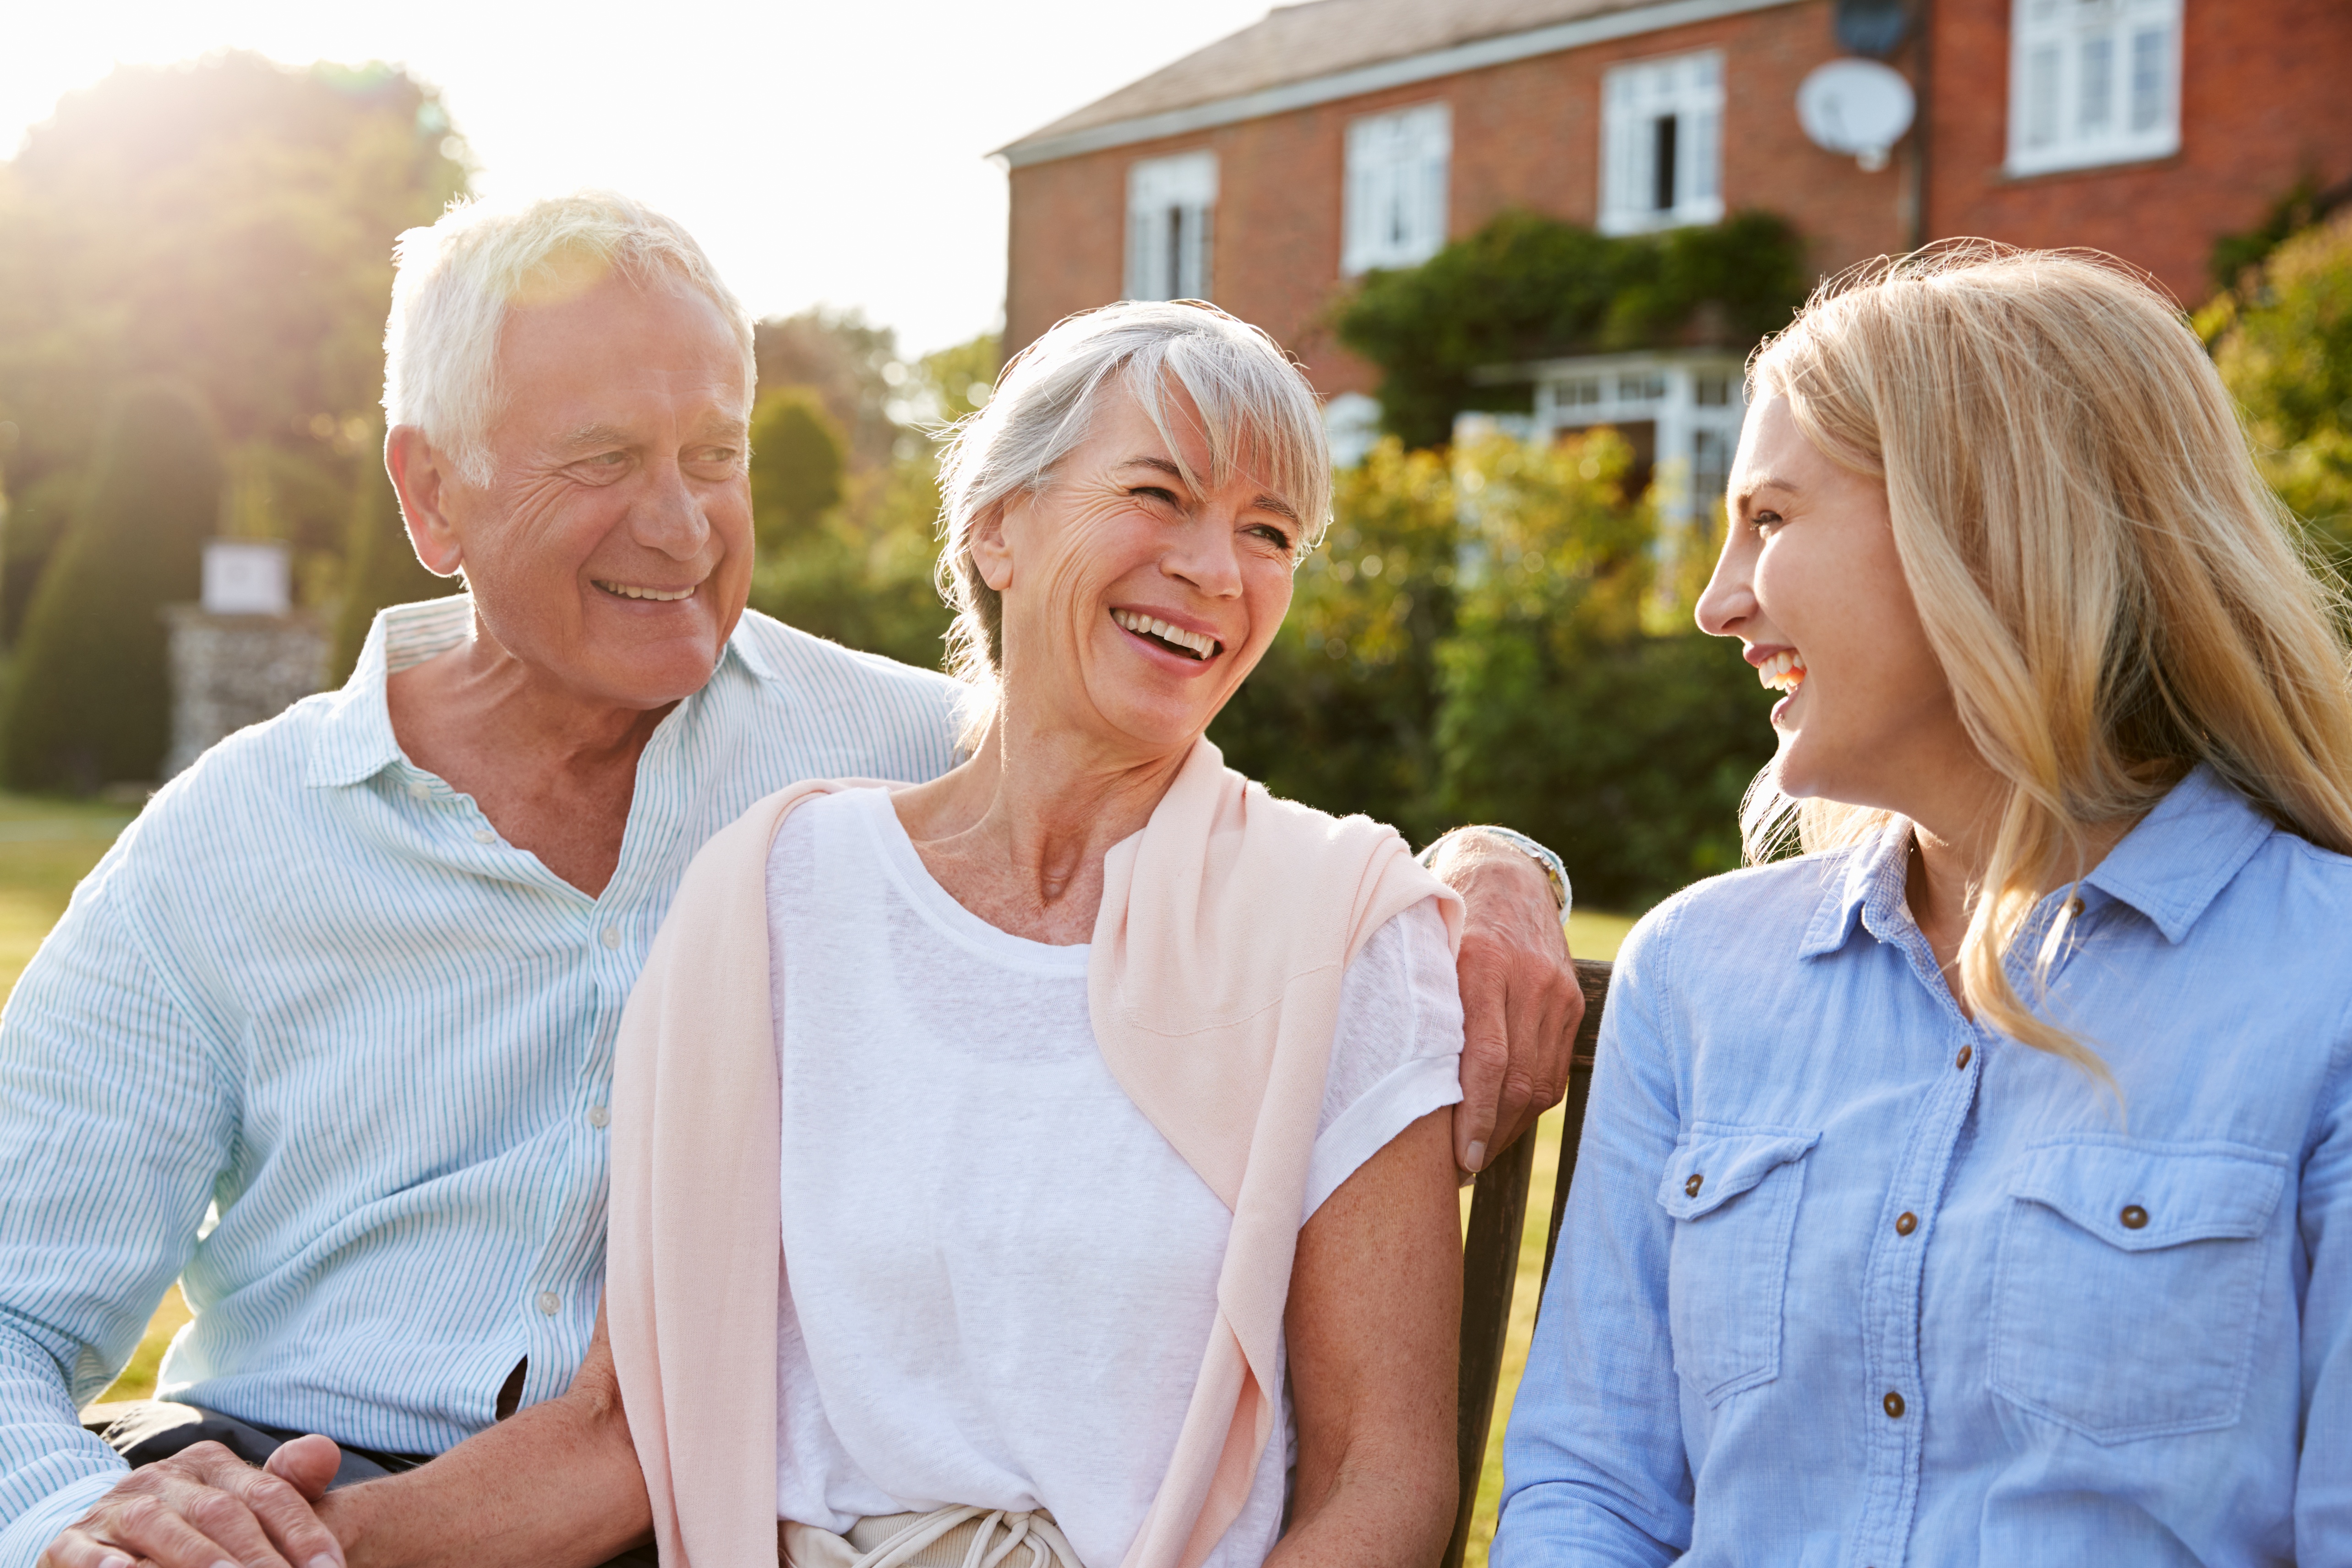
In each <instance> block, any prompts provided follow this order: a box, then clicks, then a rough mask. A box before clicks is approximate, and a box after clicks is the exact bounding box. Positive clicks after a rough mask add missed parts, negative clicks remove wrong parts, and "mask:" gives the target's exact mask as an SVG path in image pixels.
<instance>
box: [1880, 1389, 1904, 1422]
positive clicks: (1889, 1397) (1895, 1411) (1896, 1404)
mask: <svg viewBox="0 0 2352 1568" xmlns="http://www.w3.org/2000/svg"><path fill="white" fill-rule="evenodd" d="M1879 1403H1880V1404H1882V1405H1885V1406H1886V1414H1887V1415H1891V1416H1893V1417H1894V1418H1895V1419H1896V1420H1897V1421H1900V1420H1901V1419H1903V1396H1902V1395H1901V1394H1897V1393H1895V1391H1894V1390H1893V1389H1891V1388H1890V1389H1888V1390H1887V1391H1886V1397H1885V1399H1882V1400H1880V1401H1879Z"/></svg>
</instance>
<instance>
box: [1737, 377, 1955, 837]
mask: <svg viewBox="0 0 2352 1568" xmlns="http://www.w3.org/2000/svg"><path fill="white" fill-rule="evenodd" d="M1727 507H1728V509H1729V511H1730V527H1729V530H1728V531H1727V534H1726V536H1725V539H1724V545H1723V554H1722V557H1721V559H1719V560H1718V561H1717V563H1716V566H1715V574H1714V576H1713V578H1712V579H1711V580H1710V581H1709V582H1708V584H1707V586H1706V593H1705V594H1703V595H1700V598H1699V602H1698V624H1699V626H1700V627H1701V629H1703V630H1705V631H1706V632H1708V633H1711V634H1712V635H1714V636H1717V637H1738V639H1739V640H1740V643H1741V645H1742V651H1743V652H1744V654H1745V655H1746V657H1747V659H1748V663H1749V664H1751V665H1753V666H1755V667H1756V668H1757V671H1758V674H1759V677H1760V678H1761V679H1763V681H1764V684H1766V685H1767V686H1775V687H1779V688H1780V689H1783V690H1786V691H1787V692H1788V695H1787V696H1786V697H1784V698H1782V699H1781V700H1780V702H1779V703H1778V704H1777V705H1776V706H1775V707H1774V708H1773V710H1772V727H1773V728H1774V729H1775V730H1777V731H1780V760H1779V763H1778V767H1779V779H1780V788H1781V790H1782V791H1783V792H1784V793H1786V794H1788V795H1793V796H1798V797H1806V796H1814V797H1820V798H1824V799H1829V800H1835V801H1843V802H1845V803H1847V804H1850V805H1868V806H1884V807H1888V808H1891V809H1894V810H1897V811H1905V812H1906V813H1907V814H1909V815H1912V816H1916V815H1917V810H1916V806H1917V804H1918V796H1919V794H1920V791H1921V788H1922V785H1923V784H1928V782H1929V781H1932V780H1934V779H1936V778H1937V777H1939V776H1941V777H1948V776H1950V772H1949V770H1951V769H1952V768H1954V767H1955V766H1956V765H1957V766H1959V767H1961V768H1962V769H1963V770H1964V771H1966V770H1968V769H1969V765H1970V764H1973V763H1975V759H1976V749H1975V747H1974V746H1973V745H1971V744H1969V740H1968V735H1967V731H1965V730H1964V729H1963V728H1962V727H1961V724H1960V720H1959V714H1958V710H1957V708H1956V707H1955V706H1954V704H1953V701H1952V690H1951V685H1950V682H1949V681H1948V680H1947V679H1945V676H1944V670H1943V667H1942V665H1941V664H1940V663H1939V662H1938V661H1937V658H1936V654H1935V650H1934V648H1933V647H1931V646H1930V645H1929V643H1928V641H1927V629H1926V627H1925V626H1922V625H1921V624H1920V620H1919V611H1918V606H1917V605H1916V602H1915V601H1914V599H1913V597H1912V595H1911V587H1910V584H1909V582H1908V580H1907V579H1906V577H1905V576H1904V574H1903V563H1902V560H1901V558H1900V556H1898V555H1897V553H1896V552H1895V530H1894V527H1893V524H1892V522H1891V521H1890V520H1889V516H1888V512H1887V503H1886V487H1885V484H1884V483H1882V482H1881V481H1879V480H1877V479H1872V478H1870V477H1868V476H1866V475H1863V474H1857V473H1854V472H1853V471H1852V470H1850V469H1847V468H1841V467H1839V466H1838V465H1837V464H1836V463H1833V462H1832V461H1831V460H1830V459H1829V458H1828V457H1826V456H1825V455H1824V454H1822V452H1821V451H1820V450H1819V449H1818V448H1816V447H1814V446H1813V445H1812V443H1811V442H1810V441H1808V440H1806V439H1805V437H1804V435H1803V433H1802V431H1801V430H1800V429H1799V428H1798V426H1797V421H1796V418H1795V416H1793V415H1792V414H1791V413H1790V408H1789V402H1788V399H1787V398H1785V397H1780V396H1774V397H1770V398H1768V399H1766V400H1765V401H1764V402H1762V403H1760V404H1759V405H1757V406H1756V407H1755V408H1753V409H1751V410H1750V411H1749V413H1748V423H1747V426H1746V428H1744V429H1743V430H1742V431H1741V432H1740V437H1739V453H1738V458H1736V459H1734V461H1733V464H1732V471H1731V480H1730V486H1729V493H1728V497H1727ZM1930 787H1932V785H1930Z"/></svg>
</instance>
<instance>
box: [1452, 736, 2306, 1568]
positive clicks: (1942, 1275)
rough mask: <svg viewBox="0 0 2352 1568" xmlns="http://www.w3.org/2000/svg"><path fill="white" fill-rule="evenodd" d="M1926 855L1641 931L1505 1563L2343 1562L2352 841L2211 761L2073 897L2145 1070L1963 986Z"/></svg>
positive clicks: (2078, 941)
mask: <svg viewBox="0 0 2352 1568" xmlns="http://www.w3.org/2000/svg"><path fill="white" fill-rule="evenodd" d="M1908 843H1909V832H1908V829H1907V828H1903V829H1898V830H1896V831H1894V832H1890V833H1889V834H1887V835H1886V836H1885V837H1883V838H1881V839H1880V840H1878V841H1877V842H1875V843H1873V844H1870V845H1867V846H1864V847H1858V848H1854V849H1850V850H1845V851H1842V852H1838V853H1834V854H1829V855H1822V856H1812V857H1808V858H1803V859H1800V860H1795V861H1791V862H1789V863H1786V864H1782V865H1777V866H1769V867H1764V868H1758V869H1755V870H1749V871H1743V872H1738V873H1735V874H1733V875H1731V876H1728V877H1722V878H1717V879H1715V880H1713V881H1709V882H1704V883H1701V884H1700V885H1699V886H1698V887H1696V888H1695V889H1690V890H1688V891H1687V892H1685V893H1683V894H1682V895H1680V896H1678V897H1677V898H1675V899H1674V900H1670V901H1668V902H1667V903H1665V904H1664V905H1662V906H1660V908H1658V909H1657V910H1654V911H1653V912H1652V913H1651V914H1650V915H1649V916H1648V917H1646V918H1645V919H1644V920H1643V922H1642V923H1641V925H1640V926H1639V927H1637V928H1636V929H1635V931H1634V932H1633V935H1632V936H1631V937H1630V938H1629V939H1628V940H1627V942H1626V943H1625V946H1624V949H1623V951H1622V953H1621V954H1620V957H1619V961H1618V966H1617V972H1616V975H1615V977H1614V979H1613V980H1612V984H1611V987H1610V994H1609V1011H1608V1016H1607V1018H1606V1019H1605V1021H1604V1022H1603V1024H1602V1026H1601V1051H1600V1061H1599V1064H1598V1065H1597V1067H1596V1068H1595V1069H1594V1072H1593V1079H1592V1100H1591V1109H1590V1110H1588V1111H1587V1113H1586V1116H1585V1121H1584V1135H1583V1142H1582V1143H1581V1145H1580V1151H1581V1152H1580V1154H1579V1156H1578V1159H1577V1166H1576V1185H1575V1189H1574V1192H1573V1194H1571V1196H1570V1200H1569V1212H1568V1220H1567V1224H1566V1226H1564V1228H1563V1229H1562V1230H1561V1232H1560V1237H1559V1259H1558V1262H1557V1263H1556V1265H1555V1266H1554V1268H1553V1269H1552V1274H1551V1282H1550V1285H1549V1288H1548V1289H1546V1291H1545V1293H1544V1300H1543V1310H1542V1315H1541V1316H1540V1317H1539V1318H1538V1321H1537V1324H1536V1332H1535V1343H1534V1346H1533V1348H1532V1349H1531V1350H1530V1351H1529V1352H1528V1367H1527V1376H1526V1379H1525V1381H1524V1382H1522V1383H1521V1384H1520V1385H1519V1394H1518V1401H1517V1407H1516V1408H1515V1409H1514V1410H1513V1411H1512V1413H1511V1422H1510V1430H1509V1435H1508V1436H1507V1438H1506V1440H1505V1443H1504V1447H1503V1469H1504V1478H1505V1483H1506V1484H1505V1489H1504V1496H1503V1509H1502V1522H1501V1526H1500V1529H1499V1531H1497V1533H1496V1538H1495V1547H1494V1553H1493V1557H1492V1561H1493V1562H1494V1563H1495V1565H1496V1568H1555V1565H1559V1568H1565V1565H1568V1564H1576V1565H1577V1568H1587V1565H1590V1564H1603V1563H1606V1564H1622V1565H1627V1568H1631V1565H1633V1564H1643V1565H1649V1564H1660V1563H1670V1562H1680V1563H1685V1564H1687V1565H1688V1568H1701V1565H1706V1568H1726V1565H1729V1564H1734V1563H1770V1564H1773V1565H1774V1568H1782V1565H1786V1568H1899V1565H1900V1564H1904V1563H1910V1564H1915V1565H1917V1568H1946V1565H1948V1564H1962V1563H1981V1564H1984V1565H1985V1568H2098V1565H2104V1564H2113V1565H2115V1568H2126V1565H2128V1568H2155V1565H2157V1564H2178V1565H2180V1568H2189V1565H2190V1564H2199V1563H2202V1564H2210V1565H2215V1568H2219V1565H2221V1564H2233V1565H2242V1568H2253V1565H2255V1564H2283V1563H2291V1562H2301V1563H2305V1564H2308V1565H2313V1568H2316V1565H2317V1564H2321V1563H2328V1564H2338V1563H2352V961H2347V943H2346V935H2345V933H2346V931H2347V928H2352V859H2347V858H2345V857H2344V856H2341V855H2335V854H2330V853H2329V852H2327V851H2326V850H2324V849H2320V848H2317V847H2315V846H2313V845H2312V844H2311V843H2309V842H2308V841H2306V840H2305V839H2303V838H2300V837H2296V836H2295V835H2294V834H2292V833H2289V832H2287V831H2285V830H2284V829H2283V828H2280V827H2279V826H2276V825H2274V824H2273V823H2272V822H2271V821H2270V820H2269V819H2268V818H2267V817H2265V816H2263V815H2262V814H2261V813H2260V812H2258V811H2256V810H2255V809H2254V807H2253V806H2252V805H2250V804H2249V803H2248V802H2247V800H2246V799H2245V798H2244V797H2243V796H2242V795H2239V794H2237V793H2236V792H2235V791H2233V790H2232V789H2231V788H2230V786H2229V785H2228V784H2224V783H2222V782H2221V780H2220V779H2218V778H2217V777H2215V776H2214V774H2213V773H2210V771H2208V770H2206V769H2204V768H2199V769H2198V770H2196V771H2195V772H2194V773H2190V774H2189V777H2188V778H2187V779H2186V780H2185V781H2184V782H2182V783H2181V784H2179V786H2178V787H2176V788H2175V789H2174V790H2173V791H2172V792H2171V794H2170V795H2168V796H2167V797H2166V798H2165V799H2164V800H2163V802H2162V803H2160V804H2159V805H2158V806H2157V808H2156V809H2155V810H2154V811H2153V812H2151V813H2149V814H2148V816H2147V817H2146V818H2145V819H2144V820H2143V821H2141V822H2140V824H2139V825H2138V826H2137V827H2135V828H2134V829H2133V830H2132V831H2131V833H2130V834H2128V835H2127V836H2126V837H2125V838H2124V839H2123V841H2122V842H2121V843H2120V844H2118V845H2117V846H2116V848H2115V849H2114V850H2113V851H2112V852H2111V853H2110V854H2109V855H2108V856H2107V858H2106V859H2105V861H2103V862H2102V863H2101V864H2100V865H2099V866H2098V868H2096V869H2095V870H2094V871H2093V872H2092V873H2091V874H2090V875H2089V876H2087V877H2085V878H2084V879H2083V881H2082V883H2081V884H2080V886H2079V887H2078V888H2076V889H2067V890H2062V891H2059V892H2056V893H2053V894H2051V895H2050V896H2049V897H2048V898H2047V899H2045V900H2042V903H2041V904H2040V905H2039V906H2038V907H2037V908H2036V910H2034V912H2033V914H2032V918H2031V920H2030V921H2028V923H2027V925H2026V928H2025V930H2024V931H2023V933H2022V934H2021V937H2020V938H2019V940H2018V942H2017V946H2016V950H2015V951H2017V952H2024V953H2037V952H2042V951H2043V950H2044V948H2045V946H2047V947H2049V948H2051V949H2053V950H2054V952H2053V971H2052V973H2051V976H2050V988H2049V991H2048V994H2047V995H2046V996H2045V997H2043V998H2042V999H2041V1000H2040V1001H2039V1002H2037V1003H2036V1006H2037V1010H2039V1011H2040V1012H2041V1013H2042V1016H2046V1017H2050V1018H2053V1019H2055V1020H2057V1021H2059V1022H2061V1023H2062V1024H2064V1025H2066V1026H2069V1027H2071V1028H2073V1029H2074V1030H2076V1031H2077V1032H2078V1033H2079V1034H2080V1035H2081V1036H2082V1037H2084V1038H2086V1039H2087V1040H2088V1041H2089V1043H2090V1044H2091V1045H2092V1046H2093V1047H2094V1048H2095V1049H2096V1050H2097V1051H2098V1052H2099V1054H2100V1056H2101V1058H2103V1059H2104V1060H2105V1063H2106V1065H2107V1067H2108V1068H2110V1069H2111V1070H2112V1071H2113V1072H2114V1074H2115V1079H2116V1087H2117V1088H2118V1089H2120V1091H2121V1099H2120V1102H2119V1101H2118V1100H2117V1097H2116V1094H2114V1093H2111V1092H2109V1090H2108V1089H2106V1088H2105V1087H2103V1086H2102V1085H2100V1084H2098V1083H2096V1082H2095V1081H2094V1080H2093V1079H2091V1078H2090V1077H2089V1076H2088V1075H2086V1074H2084V1072H2082V1071H2081V1070H2080V1069H2078V1068H2076V1067H2075V1066H2074V1064H2073V1063H2071V1062H2068V1061H2065V1060H2063V1059H2061V1058H2058V1057H2056V1056H2053V1055H2051V1054H2050V1053H2048V1052H2045V1051H2039V1050H2033V1049H2031V1048H2029V1047H2025V1046H2022V1045H2020V1044H2018V1043H2017V1042H2016V1041H2014V1040H2012V1039H2009V1038H2007V1037H2003V1036H2000V1035H1999V1034H1996V1033H1995V1032H1994V1031H1993V1030H1991V1029H1990V1028H1989V1027H1987V1026H1984V1025H1982V1024H1980V1023H1978V1022H1975V1021H1973V1020H1971V1019H1970V1018H1969V1017H1968V1016H1964V1015H1963V1014H1962V1013H1961V1012H1960V1010H1959V1008H1958V1005H1955V1003H1954V1002H1953V1000H1952V995H1951V992H1950V990H1949V989H1948V987H1947V986H1946V984H1945V983H1944V981H1943V978H1942V976H1941V975H1940V974H1939V973H1938V972H1937V965H1936V959H1935V955H1934V953H1933V952H1930V951H1929V949H1928V946H1927V942H1926V940H1925V939H1924V938H1923V937H1922V936H1921V934H1920V931H1919V928H1918V926H1917V925H1916V923H1915V922H1914V921H1912V919H1911V915H1910V911H1909V910H1908V908H1907V907H1906V903H1905V896H1904V895H1905V871H1906V851H1907V848H1908ZM2012 973H2016V974H2018V977H2019V979H2020V983H2021V992H2022V993H2023V994H2025V995H2026V996H2027V997H2028V998H2029V999H2032V997H2033V996H2034V990H2033V987H2032V982H2031V981H2030V980H2027V979H2026V978H2025V977H2024V975H2023V974H2022V973H2021V972H2020V969H2019V966H2017V965H2015V964H2012Z"/></svg>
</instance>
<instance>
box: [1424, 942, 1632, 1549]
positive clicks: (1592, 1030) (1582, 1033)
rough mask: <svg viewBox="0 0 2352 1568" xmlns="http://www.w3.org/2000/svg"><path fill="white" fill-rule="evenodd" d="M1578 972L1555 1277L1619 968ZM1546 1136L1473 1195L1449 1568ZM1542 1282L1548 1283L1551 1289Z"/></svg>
mask: <svg viewBox="0 0 2352 1568" xmlns="http://www.w3.org/2000/svg"><path fill="white" fill-rule="evenodd" d="M1576 978H1577V979H1578V981H1579V982H1580V983H1581V984H1582V985H1583V987H1584V1022H1583V1024H1582V1025H1580V1026H1579V1027H1578V1029H1577V1031H1576V1051H1575V1056H1574V1057H1573V1058H1572V1059H1571V1061H1570V1066H1569V1071H1568V1097H1567V1099H1566V1100H1565V1101H1564V1105H1565V1107H1566V1109H1565V1112H1564V1116H1563V1120H1562V1121H1561V1124H1560V1132H1559V1177H1558V1178H1557V1179H1556V1180H1555V1181H1554V1182H1553V1183H1552V1191H1551V1224H1550V1227H1549V1229H1548V1230H1547V1231H1546V1232H1545V1234H1544V1258H1543V1273H1542V1275H1541V1277H1540V1279H1550V1278H1551V1258H1552V1253H1553V1251H1554V1250H1555V1249H1557V1248H1558V1247H1559V1222H1560V1218H1561V1216H1562V1215H1565V1214H1566V1213H1567V1212H1568V1184H1569V1182H1570V1178H1572V1177H1573V1176H1574V1175H1575V1174H1576V1144H1577V1140H1578V1138H1579V1137H1580V1135H1581V1134H1582V1132H1583V1130H1584V1100H1585V1096H1586V1095H1587V1094H1589V1093H1590V1092H1591V1089H1592V1052H1593V1047H1595V1045H1597V1044H1598V1042H1599V1040H1600V1037H1601V1006H1602V1005H1603V1004H1604V1003H1605V1002H1606V1001H1607V1000H1608V995H1609V965H1608V964H1606V963H1594V962H1590V961H1587V960H1583V959H1580V960H1578V961H1577V965H1576ZM1535 1161H1536V1136H1535V1134H1534V1133H1533V1132H1532V1131H1530V1132H1528V1134H1527V1135H1526V1136H1525V1137H1523V1138H1521V1139H1520V1140H1519V1141H1518V1142H1517V1143H1514V1144H1512V1145H1511V1146H1510V1147H1509V1148H1508V1149H1506V1150H1505V1151H1503V1152H1502V1153H1501V1155H1499V1156H1498V1157H1497V1158H1496V1161H1495V1163H1493V1164H1491V1165H1488V1166H1487V1167H1486V1169H1485V1170H1483V1171H1481V1172H1479V1173H1478V1182H1477V1185H1476V1186H1475V1189H1474V1190H1473V1191H1472V1194H1471V1197H1470V1229H1469V1232H1468V1234H1467V1235H1466V1236H1465V1237H1464V1238H1463V1243H1462V1367H1461V1383H1460V1404H1459V1405H1458V1406H1457V1412H1458V1413H1457V1415H1456V1420H1457V1421H1458V1422H1459V1424H1460V1426H1459V1429H1458V1433H1457V1437H1458V1442H1459V1447H1458V1448H1457V1451H1456V1460H1457V1463H1458V1464H1459V1465H1460V1467H1461V1476H1462V1502H1461V1506H1460V1508H1459V1510H1457V1511H1456V1512H1455V1514H1454V1539H1453V1541H1452V1542H1451V1543H1449V1544H1448V1545H1447V1547H1446V1549H1445V1560H1444V1568H1462V1557H1463V1553H1464V1552H1466V1551H1467V1550H1468V1549H1469V1545H1470V1516H1471V1515H1472V1514H1473V1513H1475V1512H1476V1511H1477V1507H1478V1479H1479V1477H1480V1475H1481V1474H1482V1472H1484V1470H1485V1469H1486V1433H1487V1430H1488V1428H1490V1427H1491V1426H1493V1425H1494V1420H1495V1393H1496V1385H1497V1384H1498V1383H1499V1382H1500V1381H1501V1378H1502V1375H1503V1342H1504V1341H1505V1340H1506V1339H1507V1337H1508V1336H1509V1333H1510V1327H1511V1295H1512V1290H1513V1288H1514V1287H1515V1286H1516V1285H1517V1283H1518V1278H1519V1241H1520V1237H1522V1236H1523V1235H1524V1234H1525V1231H1526V1228H1527V1216H1528V1183H1529V1178H1530V1177H1531V1176H1532V1174H1533V1173H1534V1171H1535ZM1540 1279H1539V1281H1538V1289H1541V1283H1540Z"/></svg>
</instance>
